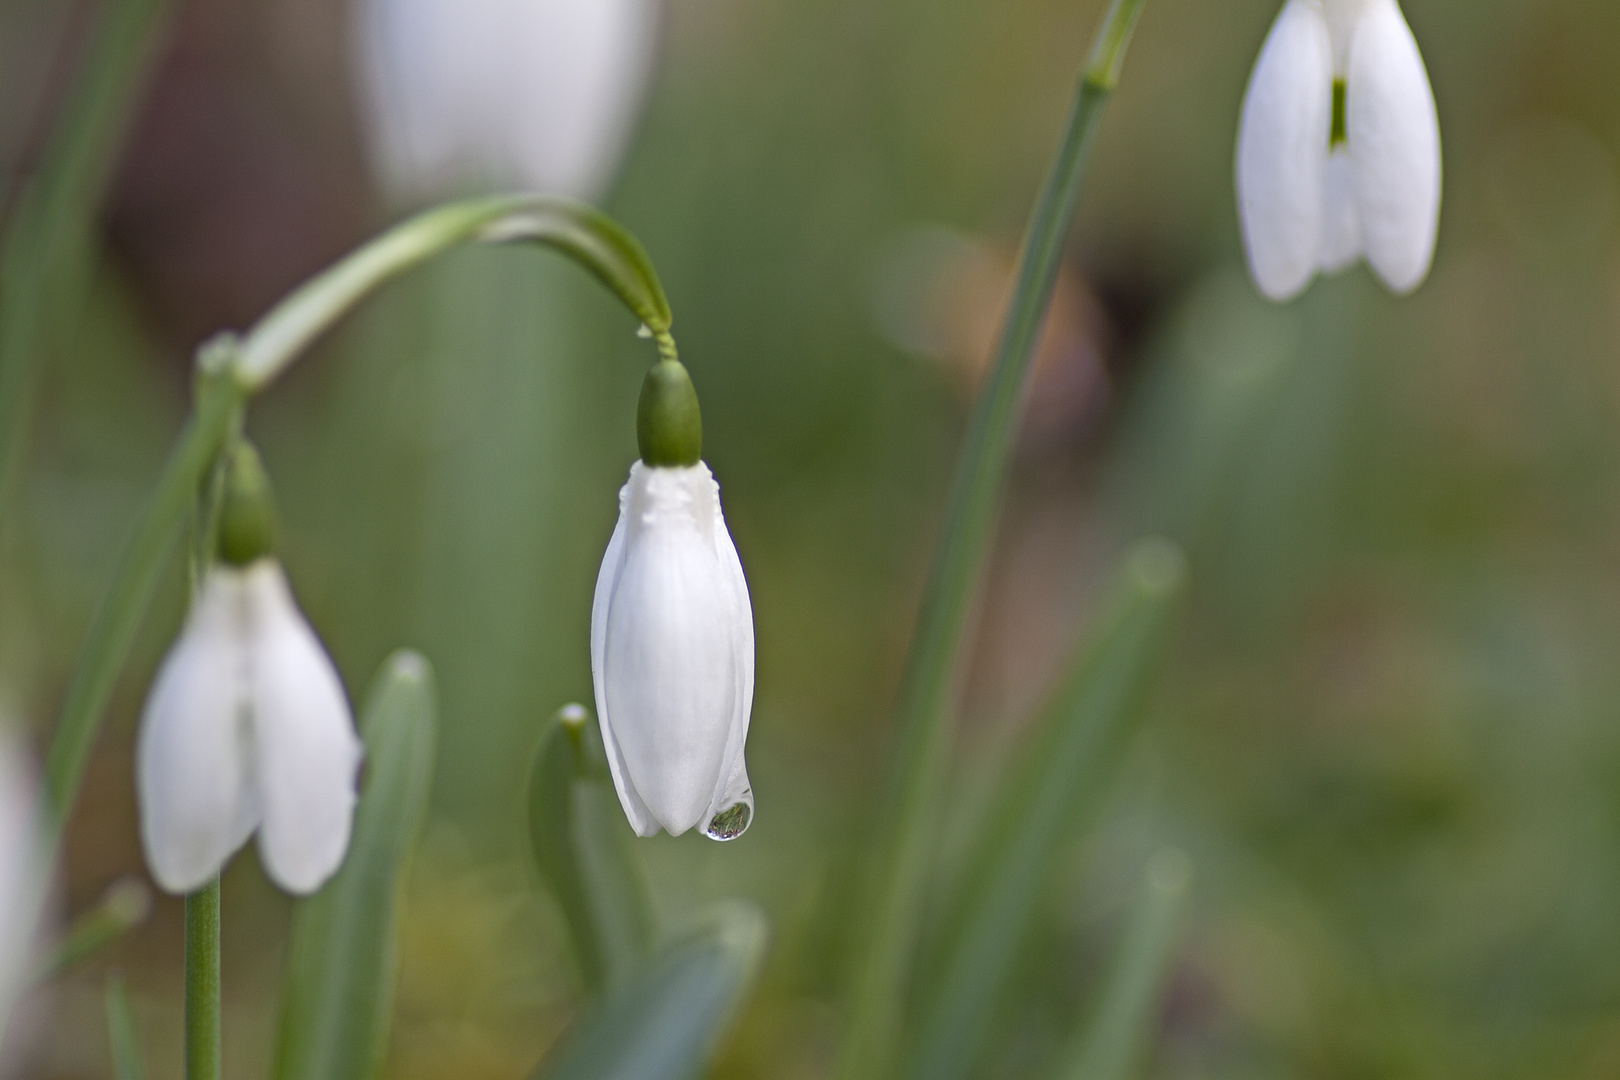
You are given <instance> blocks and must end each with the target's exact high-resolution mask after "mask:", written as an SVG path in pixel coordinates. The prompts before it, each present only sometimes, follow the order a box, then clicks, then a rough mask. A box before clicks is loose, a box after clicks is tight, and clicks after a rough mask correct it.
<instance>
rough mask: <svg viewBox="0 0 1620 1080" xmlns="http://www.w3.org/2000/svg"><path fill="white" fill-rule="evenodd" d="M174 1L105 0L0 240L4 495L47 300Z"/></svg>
mask: <svg viewBox="0 0 1620 1080" xmlns="http://www.w3.org/2000/svg"><path fill="white" fill-rule="evenodd" d="M172 6H173V3H172V0H108V2H107V3H106V4H104V5H102V7H103V10H102V12H101V15H100V18H99V19H98V20H97V23H96V29H95V36H94V38H93V39H92V42H91V45H90V48H89V50H88V51H87V53H86V55H85V56H84V58H83V61H82V63H81V66H80V69H79V70H80V74H79V78H78V82H77V83H76V84H75V85H74V87H73V89H72V91H71V92H70V94H69V96H68V99H67V101H66V103H65V105H64V106H63V109H62V114H61V118H60V120H59V121H58V122H57V124H56V126H55V129H54V131H53V133H52V135H51V138H50V141H49V142H48V143H47V144H46V147H45V151H44V154H43V156H42V159H41V161H40V164H39V168H38V170H37V171H36V172H35V173H34V174H33V175H32V176H31V177H30V178H29V179H28V180H27V182H26V185H25V186H24V188H23V191H22V195H21V197H20V198H19V200H18V202H17V212H16V214H15V216H14V217H13V219H12V220H11V222H10V223H9V225H8V227H7V229H6V232H5V236H4V239H3V241H0V498H3V496H4V493H5V491H6V488H7V483H6V481H7V478H8V477H9V476H10V473H11V469H12V467H13V466H12V461H13V458H14V456H15V454H16V451H17V444H18V442H19V440H20V437H21V428H22V426H23V419H24V417H25V416H26V414H27V407H28V400H29V398H30V396H31V394H30V391H31V390H32V388H33V384H34V375H35V372H36V370H37V368H38V361H39V354H40V350H41V349H42V348H43V344H44V336H45V327H46V324H47V319H48V314H49V312H50V311H51V309H52V303H53V301H55V300H57V299H59V297H60V291H61V289H62V288H63V287H64V286H65V285H67V284H70V283H71V282H70V280H69V278H70V275H71V272H72V270H73V268H74V264H75V263H76V262H77V261H78V260H79V259H81V258H82V257H83V254H84V248H85V245H86V244H87V242H88V240H89V236H90V224H91V221H92V220H93V218H94V216H95V210H96V201H97V196H98V195H99V193H100V191H101V188H102V185H103V183H104V182H105V179H106V176H107V173H108V171H109V170H110V168H111V165H112V162H113V159H114V157H115V156H116V154H117V150H118V142H119V137H120V136H121V135H122V133H123V130H124V126H125V121H126V120H127V118H128V116H129V113H130V107H131V104H132V103H133V101H134V100H135V98H136V96H137V95H136V90H137V88H138V86H139V84H140V81H141V76H142V74H143V72H144V71H145V69H146V61H147V59H148V57H149V55H150V53H151V51H152V50H151V46H152V43H153V41H154V39H155V38H156V37H157V32H158V30H159V28H160V27H161V26H162V25H163V22H164V16H165V15H167V14H168V11H169V9H170V8H171V7H172Z"/></svg>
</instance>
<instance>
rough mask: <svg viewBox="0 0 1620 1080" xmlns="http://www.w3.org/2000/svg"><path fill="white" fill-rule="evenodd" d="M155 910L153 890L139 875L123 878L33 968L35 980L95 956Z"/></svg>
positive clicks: (49, 976) (43, 979)
mask: <svg viewBox="0 0 1620 1080" xmlns="http://www.w3.org/2000/svg"><path fill="white" fill-rule="evenodd" d="M151 910H152V891H151V890H150V889H148V888H147V887H146V883H145V882H144V881H141V880H140V879H139V878H133V877H131V878H120V879H119V880H118V881H115V882H113V884H112V886H111V887H110V888H109V889H108V890H107V892H106V895H104V896H103V897H102V898H101V902H100V903H98V904H97V905H96V906H95V907H94V908H92V909H91V910H90V911H88V912H86V913H85V914H84V915H82V916H80V917H79V918H78V919H76V920H75V921H74V923H73V925H72V926H70V927H68V931H67V933H66V934H64V935H63V936H62V940H61V941H60V942H59V943H58V944H57V946H56V947H55V948H54V949H52V950H51V953H50V955H49V956H47V957H46V958H45V959H44V961H43V962H42V963H41V964H40V965H39V968H38V969H37V970H36V971H35V972H34V976H33V979H32V981H33V982H35V983H39V982H44V981H45V980H47V979H54V978H55V977H56V976H58V975H60V974H62V973H63V972H64V971H67V970H68V969H69V968H71V967H73V966H74V965H76V964H78V963H80V962H81V961H83V960H86V959H88V958H89V957H91V956H94V955H95V954H96V953H98V952H100V951H101V950H102V949H104V948H106V947H107V946H108V945H110V944H112V943H113V942H114V941H116V940H118V939H119V938H120V937H122V936H123V935H124V933H125V932H126V931H128V930H129V929H131V928H132V927H135V926H138V925H140V924H141V923H143V922H145V921H146V916H147V915H148V914H149V913H150V912H151Z"/></svg>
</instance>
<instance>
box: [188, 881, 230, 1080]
mask: <svg viewBox="0 0 1620 1080" xmlns="http://www.w3.org/2000/svg"><path fill="white" fill-rule="evenodd" d="M220 1045H221V1034H220V1019H219V876H218V875H215V877H214V880H213V881H210V882H209V883H208V884H207V885H204V886H203V887H202V888H200V889H198V890H197V891H196V892H194V893H192V894H191V895H189V896H187V897H186V1080H219V1076H220Z"/></svg>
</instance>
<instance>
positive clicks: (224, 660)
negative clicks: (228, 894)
mask: <svg viewBox="0 0 1620 1080" xmlns="http://www.w3.org/2000/svg"><path fill="white" fill-rule="evenodd" d="M272 521H273V513H272V511H271V508H270V502H269V486H268V481H267V480H266V479H265V477H264V473H263V466H262V465H260V464H259V462H258V459H257V455H255V454H254V453H253V451H252V449H251V447H249V446H248V445H247V444H246V443H239V444H238V445H237V446H236V447H234V448H233V449H232V451H231V453H230V457H229V463H228V466H227V478H226V483H225V496H224V500H223V504H222V507H221V511H220V520H219V545H218V546H219V559H218V561H217V562H214V563H213V564H212V565H210V566H209V567H208V569H207V570H206V571H205V572H204V574H203V577H202V581H201V584H200V585H199V587H198V589H197V593H196V596H195V597H194V598H193V601H192V604H191V611H190V613H189V615H188V617H187V619H186V625H185V629H184V630H183V631H182V632H181V634H180V638H179V640H178V641H177V642H176V643H175V645H174V647H173V648H172V649H171V650H170V651H169V654H168V656H167V657H166V658H165V659H164V661H163V666H162V667H161V669H160V670H159V671H158V675H157V679H156V680H155V681H154V682H153V684H152V690H151V693H150V694H149V695H148V697H147V700H146V708H145V711H144V713H143V715H142V717H141V730H140V737H139V742H138V745H137V747H136V762H137V764H136V769H137V771H136V787H137V793H138V795H139V797H140V809H141V840H142V842H143V845H144V847H145V849H146V861H147V864H148V866H149V867H150V868H151V871H152V876H153V877H154V878H155V879H156V880H157V882H158V884H159V885H161V886H163V888H165V889H167V890H169V891H170V892H174V893H185V892H191V891H193V890H195V889H197V888H199V887H201V886H203V885H205V884H207V882H208V881H209V880H211V879H212V878H213V877H214V875H215V874H217V873H219V871H220V869H221V868H222V867H223V866H224V864H225V862H226V861H227V860H228V859H229V858H230V857H231V855H232V854H234V853H235V852H236V850H237V849H238V848H240V847H241V846H242V845H243V844H244V843H246V842H247V839H248V837H249V836H251V835H252V834H253V833H254V832H255V831H257V832H258V837H259V857H260V859H261V861H262V862H263V865H264V868H265V871H266V872H267V873H268V874H269V876H270V878H271V880H273V881H274V882H275V883H276V884H277V885H279V886H280V887H281V888H283V889H285V890H286V891H288V892H291V893H298V894H307V893H312V892H314V891H315V890H317V889H319V888H320V886H321V885H322V884H323V883H324V882H325V881H326V880H327V879H328V878H329V877H331V876H332V874H333V873H335V872H336V871H337V869H338V867H339V865H341V863H342V862H343V856H344V853H345V852H346V851H347V849H348V845H349V832H350V828H351V823H352V818H353V814H354V804H355V798H356V796H355V782H356V774H357V772H358V770H359V767H360V759H361V753H362V751H361V744H360V739H359V736H358V735H357V734H356V733H355V729H354V718H353V715H352V714H351V712H350V709H349V701H348V697H347V696H346V695H345V693H344V690H343V683H342V681H341V679H339V677H338V673H337V669H336V668H335V667H333V665H332V661H331V659H330V658H329V657H328V656H327V654H326V650H325V649H323V648H322V647H321V643H320V640H319V639H318V638H317V637H316V636H315V632H314V630H312V629H311V628H310V625H309V622H308V621H307V620H306V619H305V618H304V616H303V613H302V612H300V611H299V609H298V605H297V603H296V602H295V601H294V599H293V595H292V591H291V589H290V588H289V587H288V585H287V577H286V574H285V573H283V571H282V569H281V564H280V562H278V561H277V560H276V559H275V557H274V556H273V555H271V554H270V551H271V542H270V538H271V524H272Z"/></svg>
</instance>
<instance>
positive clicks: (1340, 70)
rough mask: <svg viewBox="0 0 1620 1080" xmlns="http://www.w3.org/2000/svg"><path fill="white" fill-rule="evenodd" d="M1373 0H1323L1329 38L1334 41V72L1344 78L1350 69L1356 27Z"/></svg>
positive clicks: (1323, 14)
mask: <svg viewBox="0 0 1620 1080" xmlns="http://www.w3.org/2000/svg"><path fill="white" fill-rule="evenodd" d="M1371 2H1372V0H1321V4H1322V17H1323V18H1324V19H1325V20H1326V21H1327V28H1328V40H1329V41H1331V42H1332V43H1333V74H1334V76H1335V77H1337V78H1340V79H1342V78H1344V75H1345V72H1347V71H1349V70H1350V43H1351V42H1352V41H1354V40H1355V36H1356V27H1358V26H1359V25H1361V16H1362V15H1363V14H1364V13H1365V12H1366V10H1367V5H1368V4H1369V3H1371Z"/></svg>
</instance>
